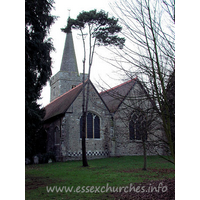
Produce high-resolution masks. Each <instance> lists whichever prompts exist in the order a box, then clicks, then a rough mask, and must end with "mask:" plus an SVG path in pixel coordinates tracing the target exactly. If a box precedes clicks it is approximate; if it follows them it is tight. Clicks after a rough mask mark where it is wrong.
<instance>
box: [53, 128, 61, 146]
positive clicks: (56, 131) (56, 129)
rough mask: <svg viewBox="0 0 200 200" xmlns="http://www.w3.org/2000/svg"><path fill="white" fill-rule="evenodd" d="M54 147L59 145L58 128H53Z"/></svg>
mask: <svg viewBox="0 0 200 200" xmlns="http://www.w3.org/2000/svg"><path fill="white" fill-rule="evenodd" d="M54 134H55V145H59V144H60V130H59V128H58V126H56V127H55V132H54Z"/></svg>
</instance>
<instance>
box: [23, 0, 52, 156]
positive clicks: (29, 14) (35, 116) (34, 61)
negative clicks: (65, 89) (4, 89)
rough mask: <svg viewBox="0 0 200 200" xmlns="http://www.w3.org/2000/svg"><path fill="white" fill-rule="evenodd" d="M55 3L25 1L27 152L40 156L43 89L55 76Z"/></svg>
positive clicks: (28, 154)
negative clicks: (52, 30) (50, 35)
mask: <svg viewBox="0 0 200 200" xmlns="http://www.w3.org/2000/svg"><path fill="white" fill-rule="evenodd" d="M53 3H54V1H53V0H26V1H25V121H26V127H25V142H26V143H25V153H26V156H27V157H29V156H32V155H33V154H35V153H37V149H36V142H37V138H38V137H37V136H38V134H37V133H38V130H39V129H40V127H41V120H42V118H43V117H44V115H45V113H44V110H43V109H41V108H40V105H38V103H37V100H38V99H39V98H40V95H41V90H42V87H43V86H44V85H45V84H46V82H47V80H48V79H49V78H50V76H51V64H52V61H51V57H50V52H51V51H52V50H53V49H54V48H53V44H52V42H51V39H50V38H48V33H49V29H50V26H51V25H52V23H53V22H54V20H55V17H54V16H52V15H51V13H50V12H51V9H52V8H53Z"/></svg>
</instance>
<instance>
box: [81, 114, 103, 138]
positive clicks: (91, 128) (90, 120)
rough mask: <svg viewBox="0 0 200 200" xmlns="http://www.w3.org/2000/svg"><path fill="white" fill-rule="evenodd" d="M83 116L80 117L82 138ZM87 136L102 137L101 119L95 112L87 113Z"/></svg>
mask: <svg viewBox="0 0 200 200" xmlns="http://www.w3.org/2000/svg"><path fill="white" fill-rule="evenodd" d="M82 128H83V116H82V117H81V118H80V138H82ZM86 138H100V119H99V117H98V116H97V115H95V114H93V113H90V112H89V113H88V114H87V119H86Z"/></svg>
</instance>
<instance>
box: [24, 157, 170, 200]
mask: <svg viewBox="0 0 200 200" xmlns="http://www.w3.org/2000/svg"><path fill="white" fill-rule="evenodd" d="M88 164H89V167H82V161H68V162H62V163H61V162H57V163H51V164H39V165H28V166H26V168H25V170H26V176H25V177H26V180H25V183H26V195H25V196H26V199H27V200H29V199H34V200H35V199H81V200H82V199H87V200H89V199H112V198H111V195H110V192H109V193H75V192H67V193H66V192H65V191H63V192H55V191H54V192H49V193H48V192H47V190H46V186H61V187H62V186H73V187H74V188H76V187H77V186H81V187H82V186H106V184H107V183H108V184H109V186H115V187H116V186H128V185H129V184H130V183H132V184H134V183H140V182H145V181H148V180H162V179H165V178H173V177H174V165H173V164H171V163H169V162H167V161H165V160H163V159H162V158H159V157H157V156H149V157H147V171H143V170H142V167H143V157H142V156H125V157H113V158H105V159H98V160H90V161H88Z"/></svg>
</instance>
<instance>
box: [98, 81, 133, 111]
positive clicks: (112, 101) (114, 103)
mask: <svg viewBox="0 0 200 200" xmlns="http://www.w3.org/2000/svg"><path fill="white" fill-rule="evenodd" d="M136 81H137V78H135V79H131V80H129V81H127V82H125V83H122V84H120V85H118V86H116V87H114V88H111V89H109V90H106V91H104V92H101V93H100V96H101V98H102V99H103V100H104V102H105V103H106V105H107V107H108V108H109V110H110V112H111V113H114V112H116V111H117V109H118V108H119V106H120V105H121V103H122V102H123V101H124V99H125V98H126V97H127V95H128V93H129V92H130V90H131V89H132V87H133V86H134V84H135V83H136Z"/></svg>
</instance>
